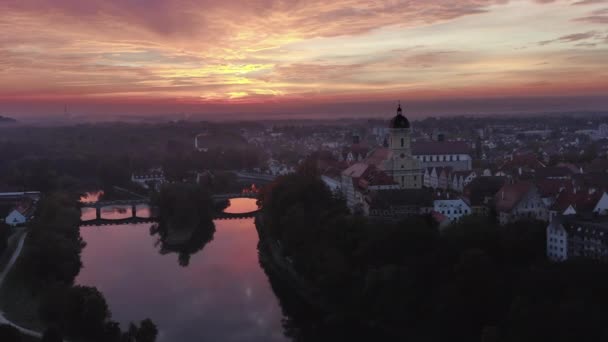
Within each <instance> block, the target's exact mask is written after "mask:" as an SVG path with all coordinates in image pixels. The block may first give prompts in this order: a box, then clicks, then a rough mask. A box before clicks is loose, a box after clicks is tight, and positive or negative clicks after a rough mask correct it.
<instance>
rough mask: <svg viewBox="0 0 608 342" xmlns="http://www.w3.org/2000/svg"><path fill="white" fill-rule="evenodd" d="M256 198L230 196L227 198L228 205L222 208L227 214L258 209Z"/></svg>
mask: <svg viewBox="0 0 608 342" xmlns="http://www.w3.org/2000/svg"><path fill="white" fill-rule="evenodd" d="M258 209H259V207H258V204H257V200H255V199H252V198H232V199H230V200H229V204H228V207H227V208H226V209H224V212H225V213H228V214H243V213H250V212H253V211H256V210H258Z"/></svg>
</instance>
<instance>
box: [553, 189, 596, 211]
mask: <svg viewBox="0 0 608 342" xmlns="http://www.w3.org/2000/svg"><path fill="white" fill-rule="evenodd" d="M603 194H604V193H603V192H594V193H592V194H589V193H588V192H582V191H579V192H576V193H574V192H571V191H567V192H562V193H561V194H559V196H557V198H556V200H555V203H554V204H553V206H552V207H551V209H552V210H555V211H557V212H560V213H562V212H563V211H564V210H566V209H568V207H569V206H572V208H574V210H576V212H577V213H585V212H592V211H593V209H594V208H595V206H596V205H597V202H598V201H599V200H600V198H602V195H603Z"/></svg>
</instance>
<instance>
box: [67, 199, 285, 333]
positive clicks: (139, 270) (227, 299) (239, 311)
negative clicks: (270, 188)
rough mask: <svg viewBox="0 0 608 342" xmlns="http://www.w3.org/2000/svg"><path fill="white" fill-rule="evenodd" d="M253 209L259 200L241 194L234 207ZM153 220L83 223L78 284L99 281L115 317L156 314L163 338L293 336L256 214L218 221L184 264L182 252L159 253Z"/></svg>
mask: <svg viewBox="0 0 608 342" xmlns="http://www.w3.org/2000/svg"><path fill="white" fill-rule="evenodd" d="M252 208H253V210H255V208H257V206H255V200H252V199H237V200H233V201H232V203H231V206H230V207H229V209H228V210H230V211H237V212H243V211H245V212H247V211H251V210H249V209H252ZM129 213H130V210H129ZM83 215H86V214H85V213H83ZM150 226H151V225H150V224H140V225H122V226H104V227H83V228H81V234H82V236H83V238H84V240H85V241H86V242H87V246H86V248H85V249H84V251H83V255H82V261H83V265H84V267H83V269H82V270H81V272H80V274H79V276H78V278H77V283H79V284H83V285H90V286H96V287H97V288H99V289H100V290H101V291H102V292H103V294H104V295H105V298H106V300H107V301H108V304H109V306H110V309H111V311H112V316H113V319H114V320H117V321H119V322H120V323H122V324H123V326H125V324H128V322H130V321H135V320H141V319H144V318H150V319H152V320H153V321H154V322H155V323H156V324H157V325H158V327H159V331H160V333H159V338H158V339H157V341H158V342H169V341H171V342H172V341H184V342H188V341H193V342H195V341H196V342H199V341H254V342H257V341H259V342H262V341H286V340H287V338H286V337H284V335H283V328H282V325H281V320H282V318H283V315H282V313H281V308H280V306H279V303H278V300H277V298H276V297H275V295H274V293H273V291H272V289H271V287H270V285H269V282H268V278H267V276H266V274H265V273H264V271H263V270H262V269H261V268H260V265H259V262H258V252H257V243H258V235H257V232H256V230H255V226H254V222H253V219H240V220H219V221H215V227H216V232H215V235H214V238H213V241H211V242H210V243H208V244H207V245H206V246H205V247H204V248H203V250H202V251H200V252H198V253H197V254H194V255H192V256H191V259H190V262H189V266H187V267H181V266H179V264H178V259H177V254H175V253H170V254H166V255H161V254H160V253H159V247H155V242H156V240H157V237H156V236H150V233H149V230H150Z"/></svg>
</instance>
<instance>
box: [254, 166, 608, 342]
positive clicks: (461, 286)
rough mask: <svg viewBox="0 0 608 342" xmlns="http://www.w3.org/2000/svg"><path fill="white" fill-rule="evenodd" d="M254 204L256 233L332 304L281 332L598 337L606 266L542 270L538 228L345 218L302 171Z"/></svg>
mask: <svg viewBox="0 0 608 342" xmlns="http://www.w3.org/2000/svg"><path fill="white" fill-rule="evenodd" d="M262 200H263V204H264V212H263V215H264V219H263V225H264V226H263V229H265V230H266V232H268V233H269V234H272V236H273V237H274V238H275V239H277V240H279V241H280V242H281V246H282V249H283V253H284V254H285V256H286V258H287V259H289V260H290V261H291V262H292V263H293V267H294V268H295V270H296V271H297V273H298V274H299V275H300V276H301V277H303V278H305V279H306V280H308V282H309V283H310V284H312V286H314V287H315V289H316V290H318V291H319V297H321V298H322V299H323V301H325V302H327V303H328V304H330V305H328V307H334V308H335V309H334V310H333V311H332V312H326V313H325V315H321V316H320V317H319V318H318V319H317V322H316V323H315V324H311V323H310V322H308V321H307V320H309V319H311V317H312V315H308V316H306V319H304V320H301V321H300V322H299V323H301V324H302V325H301V326H299V329H293V331H291V332H290V334H295V335H298V336H299V335H304V336H306V337H307V338H308V339H310V338H314V339H317V340H331V339H332V338H339V337H344V336H345V335H348V334H351V336H350V337H356V336H359V337H361V336H364V335H361V334H359V333H358V332H359V331H366V332H368V333H369V332H370V331H371V332H372V333H371V336H367V337H368V338H375V339H376V340H395V339H410V340H414V341H446V340H457V341H484V342H492V341H509V342H511V341H513V342H516V341H517V342H521V341H530V342H532V341H549V340H551V341H564V342H565V341H573V340H577V341H593V340H601V339H605V338H606V337H607V336H608V327H607V326H606V325H605V324H603V323H602V319H603V317H605V315H606V314H608V294H606V291H603V290H602V289H605V288H606V286H608V272H607V271H608V267H606V266H605V265H603V264H598V263H594V262H591V261H585V260H580V261H576V262H570V263H565V264H550V263H548V262H546V261H545V243H546V240H545V233H544V232H545V228H546V224H545V223H543V222H538V221H522V222H517V223H514V224H511V225H507V226H504V227H500V226H498V225H497V224H496V223H495V222H493V221H492V220H490V219H486V218H476V217H470V218H467V219H466V220H463V221H461V222H460V223H459V224H455V225H453V226H451V227H450V228H449V229H447V230H446V231H443V232H439V231H438V229H437V227H436V225H435V224H434V223H433V221H432V220H431V219H430V218H428V217H418V218H411V219H408V220H405V221H403V222H399V223H395V224H389V223H380V222H372V221H369V220H367V219H366V218H364V217H353V216H351V215H349V214H348V213H347V212H346V210H345V207H344V203H343V202H342V201H341V200H339V199H336V198H334V197H333V196H332V194H331V193H330V191H329V190H328V189H326V188H325V187H324V185H323V183H322V182H321V181H320V179H319V178H318V175H316V174H315V172H314V170H313V168H312V167H306V168H305V170H301V171H300V172H299V173H297V174H295V175H289V176H285V177H282V178H280V179H278V180H277V181H276V182H275V183H274V184H272V186H270V187H268V188H267V189H266V190H265V192H264V194H263V198H262ZM312 319H314V318H312ZM292 323H293V322H292ZM292 325H293V324H292ZM320 327H323V328H320ZM332 327H333V329H332ZM353 335H354V336H353Z"/></svg>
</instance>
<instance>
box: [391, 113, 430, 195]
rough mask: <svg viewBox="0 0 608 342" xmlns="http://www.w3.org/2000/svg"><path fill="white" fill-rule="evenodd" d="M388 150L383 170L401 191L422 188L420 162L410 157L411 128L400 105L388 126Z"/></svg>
mask: <svg viewBox="0 0 608 342" xmlns="http://www.w3.org/2000/svg"><path fill="white" fill-rule="evenodd" d="M389 133H390V137H389V142H388V143H389V144H388V145H389V146H388V148H389V150H390V154H389V155H390V157H389V160H387V165H386V167H385V170H387V171H388V172H389V173H390V174H391V175H392V177H393V179H394V180H395V182H396V183H398V184H399V186H400V187H401V188H402V189H419V188H421V187H422V183H423V179H422V177H423V176H422V170H421V167H420V162H419V161H418V160H417V159H414V158H413V157H412V148H411V126H410V122H409V120H408V119H407V118H406V117H405V116H403V110H402V109H401V104H399V107H397V115H396V116H395V117H393V119H392V120H391V121H390V124H389Z"/></svg>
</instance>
